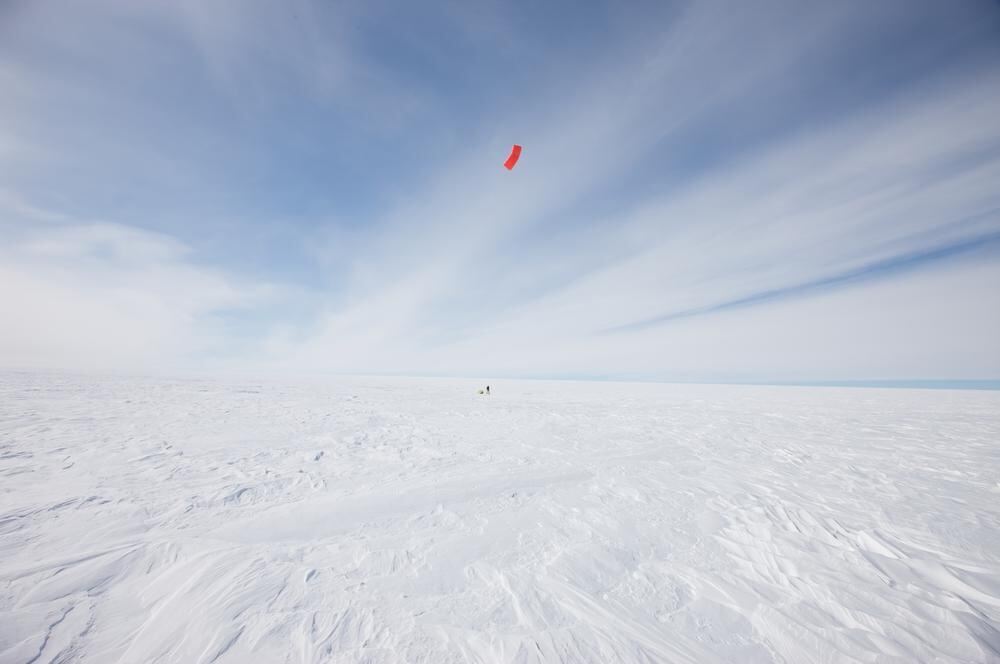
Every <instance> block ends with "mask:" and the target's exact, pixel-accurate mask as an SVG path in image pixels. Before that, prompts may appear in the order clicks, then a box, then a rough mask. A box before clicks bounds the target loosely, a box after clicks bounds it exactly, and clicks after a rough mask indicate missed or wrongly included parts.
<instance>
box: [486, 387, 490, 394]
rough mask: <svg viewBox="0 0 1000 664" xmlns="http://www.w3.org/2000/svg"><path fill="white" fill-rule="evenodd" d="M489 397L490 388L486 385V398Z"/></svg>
mask: <svg viewBox="0 0 1000 664" xmlns="http://www.w3.org/2000/svg"><path fill="white" fill-rule="evenodd" d="M489 395H490V386H489V385H487V386H486V396H489Z"/></svg>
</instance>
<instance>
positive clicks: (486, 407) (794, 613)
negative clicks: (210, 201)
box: [0, 374, 1000, 664]
mask: <svg viewBox="0 0 1000 664" xmlns="http://www.w3.org/2000/svg"><path fill="white" fill-rule="evenodd" d="M481 387H483V386H482V385H478V384H476V383H475V382H470V381H462V380H416V379H412V380H411V379H374V378H373V379H342V380H336V381H330V382H328V383H309V384H306V383H303V384H299V385H288V384H280V385H279V384H274V383H268V382H255V383H249V382H245V381H243V382H241V381H228V382H226V381H199V380H187V381H184V380H172V381H167V380H153V379H122V378H116V379H113V378H99V379H98V378H81V377H66V376H51V375H49V376H43V375H31V374H3V375H0V662H4V663H9V662H16V663H19V664H20V663H24V662H52V661H60V662H62V661H87V662H137V663H148V662H184V663H187V662H239V663H245V662H434V663H445V662H575V663H581V662H600V663H602V664H607V663H610V662H698V663H699V664H704V663H711V662H747V663H750V662H788V663H794V664H800V663H807V662H880V663H887V662H900V663H905V664H912V663H913V662H997V661H1000V393H995V392H963V391H954V392H949V391H916V390H912V391H911V390H875V389H835V388H793V387H738V386H731V387H726V386H693V385H654V384H645V385H643V384H610V383H590V384H588V383H556V382H548V383H547V382H527V381H526V382H503V383H496V384H493V385H492V387H493V394H492V395H491V396H489V397H486V396H485V395H480V394H478V391H479V389H480V388H481Z"/></svg>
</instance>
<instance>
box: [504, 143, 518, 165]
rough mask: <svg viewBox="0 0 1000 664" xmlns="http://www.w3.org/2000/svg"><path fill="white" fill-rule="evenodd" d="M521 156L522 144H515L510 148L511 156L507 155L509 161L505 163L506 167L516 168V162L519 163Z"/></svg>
mask: <svg viewBox="0 0 1000 664" xmlns="http://www.w3.org/2000/svg"><path fill="white" fill-rule="evenodd" d="M520 157H521V146H520V145H515V146H514V147H512V148H511V149H510V156H509V157H507V161H505V162H504V163H503V165H504V168H506V169H507V170H508V171H512V170H514V164H516V163H517V160H518V159H520Z"/></svg>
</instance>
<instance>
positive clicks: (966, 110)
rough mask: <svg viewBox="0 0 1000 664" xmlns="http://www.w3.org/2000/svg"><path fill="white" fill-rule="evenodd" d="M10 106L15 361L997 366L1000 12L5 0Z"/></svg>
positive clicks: (260, 368) (6, 313)
mask: <svg viewBox="0 0 1000 664" xmlns="http://www.w3.org/2000/svg"><path fill="white" fill-rule="evenodd" d="M0 91H2V92H0V237H2V238H3V239H2V240H0V367H3V368H7V369H26V370H73V371H111V372H130V373H158V372H171V373H183V372H209V373H228V372H237V373H253V374H268V375H269V374H282V375H286V374H287V375H305V374H310V375H311V374H398V375H448V376H469V377H473V376H475V377H487V378H490V377H492V378H506V377H534V378H542V377H551V378H603V379H638V380H668V381H671V380H676V381H759V382H767V381H776V382H786V381H866V380H891V381H908V380H913V381H917V380H921V381H926V380H963V381H976V380H996V379H998V378H1000V341H998V340H1000V3H997V2H996V1H995V0H940V1H931V0H883V1H882V2H878V3H871V2H861V1H860V0H858V1H854V0H847V1H845V2H828V3H804V2H800V1H798V0H781V1H778V0H760V1H759V2H753V3H733V2H728V1H722V0H720V1H715V0H687V1H679V2H670V1H666V0H664V1H658V2H642V1H639V2H632V3H620V2H614V1H609V2H601V1H600V0H598V1H595V2H588V3H579V2H560V1H556V2H547V3H535V2H519V1H513V2H512V1H510V0H503V1H501V0H497V1H493V0H482V1H477V2H460V1H457V0H431V1H428V2H422V3H410V2H402V1H400V2H396V1H394V0H390V1H387V2H364V1H360V0H358V1H354V0H348V1H345V2H331V1H325V0H323V1H319V0H317V1H316V2H312V1H309V0H287V1H286V2H281V3H275V2H271V1H269V0H218V1H215V2H204V1H202V0H144V2H134V1H133V0H92V1H91V2H86V3H79V2H60V1H57V0H32V1H29V0H0ZM514 143H518V144H521V145H523V146H524V152H523V154H522V157H521V160H520V162H519V164H518V165H517V167H516V168H515V169H514V170H513V171H509V172H508V171H507V170H506V169H504V168H503V166H502V164H503V161H504V160H505V159H506V157H507V154H508V152H509V150H510V146H511V145H512V144H514Z"/></svg>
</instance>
